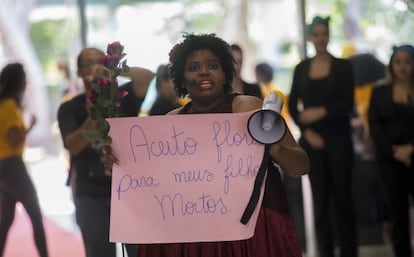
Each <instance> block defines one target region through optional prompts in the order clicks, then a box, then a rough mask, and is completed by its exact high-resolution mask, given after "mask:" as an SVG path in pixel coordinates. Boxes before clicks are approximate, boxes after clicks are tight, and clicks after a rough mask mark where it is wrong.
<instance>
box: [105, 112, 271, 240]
mask: <svg viewBox="0 0 414 257" xmlns="http://www.w3.org/2000/svg"><path fill="white" fill-rule="evenodd" d="M250 115H251V113H235V114H232V113H228V114H227V113H226V114H197V115H167V116H151V117H133V118H116V119H109V120H108V121H109V123H110V126H111V130H110V136H111V137H112V140H113V143H112V147H113V149H114V151H115V153H116V155H117V156H118V158H119V164H118V165H115V166H114V169H113V175H112V201H111V226H110V241H112V242H125V243H172V242H199V241H229V240H241V239H247V238H249V237H251V236H253V233H254V228H255V225H256V220H257V215H258V208H257V209H256V211H255V213H254V214H253V216H252V218H251V220H250V222H249V223H248V224H247V225H243V224H242V223H240V218H241V216H242V213H243V211H244V209H245V207H246V205H247V203H248V201H249V198H250V195H251V192H252V189H253V184H254V180H255V177H256V174H257V172H258V170H259V167H260V163H261V161H262V158H263V151H264V147H263V145H261V144H258V143H257V142H256V141H254V140H253V139H252V138H251V137H250V135H249V133H248V132H247V120H248V118H249V116H250ZM260 203H261V201H259V204H258V206H260Z"/></svg>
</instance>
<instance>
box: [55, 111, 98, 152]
mask: <svg viewBox="0 0 414 257" xmlns="http://www.w3.org/2000/svg"><path fill="white" fill-rule="evenodd" d="M95 123H96V121H94V120H92V119H91V118H89V117H88V118H87V119H86V120H85V121H84V122H83V123H82V126H80V127H79V128H78V129H77V130H75V131H74V132H72V133H71V134H69V135H67V136H66V137H65V138H64V139H63V141H64V144H65V148H66V149H67V150H68V152H69V153H70V155H72V156H74V155H78V154H79V153H80V152H82V151H83V150H84V149H85V148H86V147H87V146H88V145H89V141H88V140H87V139H86V138H85V137H84V136H83V132H82V131H83V130H84V129H91V128H94V126H95Z"/></svg>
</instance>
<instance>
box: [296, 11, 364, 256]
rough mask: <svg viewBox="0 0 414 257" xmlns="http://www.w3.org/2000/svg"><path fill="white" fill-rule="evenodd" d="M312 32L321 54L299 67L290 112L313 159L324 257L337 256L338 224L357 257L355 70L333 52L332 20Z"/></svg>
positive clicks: (343, 246) (349, 252)
mask: <svg viewBox="0 0 414 257" xmlns="http://www.w3.org/2000/svg"><path fill="white" fill-rule="evenodd" d="M309 33H310V34H309V39H310V41H311V42H312V43H313V46H314V48H315V51H316V55H315V56H314V57H312V58H306V59H304V60H302V61H301V62H300V63H299V64H298V65H297V66H296V67H295V70H294V75H293V81H292V87H291V91H290V94H289V102H288V107H289V108H288V109H289V113H290V115H291V117H292V119H293V120H294V122H295V123H296V125H297V126H298V127H299V129H300V131H301V137H300V139H299V143H300V145H301V146H302V147H303V148H304V149H305V150H306V152H307V153H308V154H309V159H310V171H309V179H310V184H311V188H312V195H313V206H314V220H315V228H316V237H317V243H318V250H319V254H320V255H319V256H321V257H333V256H334V245H335V243H334V242H335V240H334V238H336V236H334V235H333V233H334V230H333V225H332V220H335V221H336V229H337V236H338V237H337V238H338V241H337V242H338V244H339V248H340V256H341V257H355V256H357V255H358V245H357V232H356V218H355V212H354V205H353V196H352V170H353V161H354V153H353V145H352V139H351V125H350V123H351V122H350V119H351V114H352V111H353V107H354V85H355V83H354V76H353V70H352V65H351V63H350V61H349V60H345V59H340V58H336V57H334V56H332V55H331V54H330V53H329V52H328V49H327V47H328V43H329V17H327V18H322V17H319V16H316V17H315V18H314V19H313V21H312V23H311V24H310V25H309ZM331 204H333V206H332V207H333V208H332V207H331ZM331 210H334V215H332V214H331Z"/></svg>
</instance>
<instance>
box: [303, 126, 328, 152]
mask: <svg viewBox="0 0 414 257" xmlns="http://www.w3.org/2000/svg"><path fill="white" fill-rule="evenodd" d="M303 137H304V138H305V140H306V142H308V144H309V145H310V146H311V147H312V148H313V149H316V150H317V149H322V148H324V147H325V141H324V140H323V138H322V136H321V135H320V134H319V133H317V132H315V131H314V130H313V129H306V130H305V131H304V132H303Z"/></svg>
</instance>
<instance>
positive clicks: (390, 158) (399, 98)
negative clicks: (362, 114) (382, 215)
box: [368, 45, 414, 257]
mask: <svg viewBox="0 0 414 257" xmlns="http://www.w3.org/2000/svg"><path fill="white" fill-rule="evenodd" d="M388 67H389V74H390V77H391V80H390V82H388V83H387V84H384V85H381V86H378V87H375V88H374V89H373V92H372V95H371V99H370V104H369V111H368V121H369V128H370V133H371V138H372V141H373V143H374V146H375V156H376V161H377V163H378V166H379V170H380V172H381V175H382V177H383V181H384V185H385V189H386V192H387V195H388V199H389V204H390V208H389V212H390V218H391V226H392V227H391V242H392V245H393V250H394V254H395V256H396V257H411V256H412V250H411V236H410V195H411V200H414V163H413V161H414V160H413V156H414V47H413V46H412V45H401V46H396V47H394V48H393V52H392V54H391V58H390V63H389V66H388Z"/></svg>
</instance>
